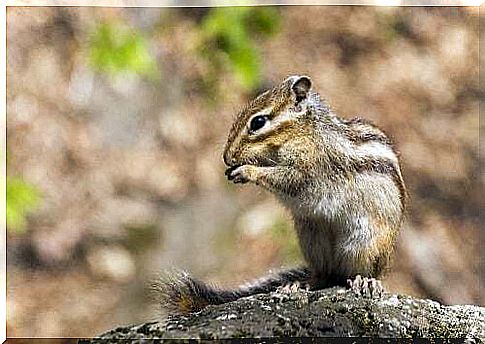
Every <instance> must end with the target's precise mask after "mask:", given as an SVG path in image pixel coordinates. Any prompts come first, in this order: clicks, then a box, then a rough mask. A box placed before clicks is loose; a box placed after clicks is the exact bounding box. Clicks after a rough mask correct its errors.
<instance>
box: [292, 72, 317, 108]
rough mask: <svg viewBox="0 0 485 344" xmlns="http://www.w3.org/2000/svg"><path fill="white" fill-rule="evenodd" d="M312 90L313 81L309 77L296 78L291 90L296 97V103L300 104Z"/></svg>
mask: <svg viewBox="0 0 485 344" xmlns="http://www.w3.org/2000/svg"><path fill="white" fill-rule="evenodd" d="M311 88H312V80H311V79H310V78H309V77H308V76H305V75H304V76H298V77H295V79H294V81H293V84H292V85H291V90H292V91H293V93H294V94H295V96H296V102H297V103H299V102H301V101H302V100H303V99H305V98H306V97H307V95H308V92H310V89H311Z"/></svg>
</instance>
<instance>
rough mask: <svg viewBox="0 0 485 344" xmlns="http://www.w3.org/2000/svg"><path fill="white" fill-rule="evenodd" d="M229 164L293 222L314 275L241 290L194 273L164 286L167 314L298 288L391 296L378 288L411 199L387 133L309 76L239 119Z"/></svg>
mask: <svg viewBox="0 0 485 344" xmlns="http://www.w3.org/2000/svg"><path fill="white" fill-rule="evenodd" d="M223 159H224V163H225V164H226V165H227V166H228V169H227V170H226V172H225V174H226V176H227V178H228V179H229V180H230V181H232V182H233V183H248V182H249V183H254V184H256V185H259V186H260V187H262V188H264V189H266V190H268V191H270V192H272V193H273V194H274V195H275V196H276V197H277V198H278V199H279V201H280V202H281V203H282V204H283V205H284V206H285V207H286V208H287V209H288V210H289V211H290V212H291V215H292V217H293V221H294V227H295V230H296V232H297V234H298V238H299V243H300V247H301V251H302V254H303V257H304V259H305V261H306V263H307V264H308V265H307V266H305V267H298V268H294V269H289V270H285V271H280V272H277V273H274V274H272V275H269V276H267V277H264V278H261V279H259V280H257V281H256V282H254V283H251V284H247V285H243V286H241V287H240V288H238V289H235V290H222V289H218V288H215V287H212V286H209V285H207V284H205V283H204V282H202V281H199V280H197V279H194V278H193V277H191V276H190V275H188V274H187V273H185V272H178V273H175V274H172V275H167V276H165V278H163V279H162V280H161V281H159V282H158V283H157V285H156V289H157V290H158V292H159V295H160V296H161V300H160V303H161V305H162V308H165V309H166V310H168V312H169V313H170V314H174V313H190V312H194V311H198V310H201V309H202V308H204V307H205V306H207V305H210V304H221V303H225V302H229V301H234V300H236V299H239V298H240V297H244V296H249V295H253V294H258V293H267V292H270V291H274V290H276V289H277V288H279V287H282V286H285V285H291V284H293V283H303V284H306V285H308V286H310V288H311V289H321V288H325V287H330V286H339V285H341V286H344V285H346V284H350V286H351V287H352V289H354V290H360V289H362V288H364V289H365V288H372V287H373V288H376V289H378V288H381V285H380V284H379V283H378V282H377V283H376V281H377V280H375V278H377V277H379V275H380V274H381V273H382V271H383V269H384V268H385V267H386V265H387V264H388V262H389V259H390V256H391V254H392V252H393V248H394V244H395V241H396V236H397V234H398V231H399V228H400V226H401V222H402V220H403V214H404V210H405V205H406V204H405V203H406V198H407V196H406V188H405V185H404V181H403V177H402V175H401V169H400V162H399V156H398V153H397V152H396V150H395V148H394V146H393V143H392V142H391V140H390V139H389V137H388V136H386V135H385V134H384V132H383V131H381V130H380V129H379V128H377V127H376V126H375V125H373V124H372V123H371V122H369V121H367V120H363V119H360V118H355V119H351V120H345V119H342V118H340V117H338V116H337V115H336V114H335V113H334V112H333V111H332V110H331V108H330V107H329V105H328V104H327V103H326V102H325V101H322V100H321V99H320V96H319V95H318V94H317V93H315V92H313V91H312V81H311V79H310V78H309V77H308V76H290V77H288V78H287V79H285V80H284V81H283V82H282V83H281V84H280V85H278V86H276V87H275V88H273V89H270V90H268V91H266V92H264V93H262V94H260V95H259V96H258V97H256V98H255V99H254V100H252V101H250V102H249V104H248V105H247V106H246V107H244V108H243V109H242V110H241V111H240V112H239V113H238V115H237V117H236V119H235V121H234V123H233V125H232V128H231V130H230V132H229V137H228V140H227V143H226V146H225V149H224V154H223ZM361 276H363V277H364V278H361ZM367 278H369V279H367Z"/></svg>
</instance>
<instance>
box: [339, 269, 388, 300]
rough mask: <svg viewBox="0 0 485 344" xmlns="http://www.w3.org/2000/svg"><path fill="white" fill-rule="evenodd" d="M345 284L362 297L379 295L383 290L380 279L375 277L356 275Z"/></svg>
mask: <svg viewBox="0 0 485 344" xmlns="http://www.w3.org/2000/svg"><path fill="white" fill-rule="evenodd" d="M347 284H348V285H349V287H350V289H351V290H352V291H353V292H354V293H355V294H357V295H361V296H364V297H370V298H372V297H381V296H382V294H383V292H384V287H383V286H382V283H381V281H379V280H377V279H375V278H367V277H364V278H362V276H360V275H357V276H355V278H354V279H353V280H351V279H348V280H347Z"/></svg>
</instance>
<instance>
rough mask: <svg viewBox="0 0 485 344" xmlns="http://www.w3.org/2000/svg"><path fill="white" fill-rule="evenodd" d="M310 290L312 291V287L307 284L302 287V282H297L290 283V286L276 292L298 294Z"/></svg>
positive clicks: (284, 286) (287, 285)
mask: <svg viewBox="0 0 485 344" xmlns="http://www.w3.org/2000/svg"><path fill="white" fill-rule="evenodd" d="M309 289H310V286H309V285H308V284H307V283H305V284H304V285H303V286H302V285H301V283H300V281H296V282H292V283H288V284H285V285H283V286H281V287H278V289H276V291H277V292H279V293H281V294H292V293H297V292H299V291H301V290H306V291H308V290H309Z"/></svg>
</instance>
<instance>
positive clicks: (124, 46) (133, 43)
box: [89, 22, 158, 77]
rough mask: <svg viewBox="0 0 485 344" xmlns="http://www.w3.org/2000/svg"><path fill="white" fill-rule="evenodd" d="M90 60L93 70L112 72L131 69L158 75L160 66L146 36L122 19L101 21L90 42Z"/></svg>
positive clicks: (145, 73) (144, 74) (154, 75)
mask: <svg viewBox="0 0 485 344" xmlns="http://www.w3.org/2000/svg"><path fill="white" fill-rule="evenodd" d="M89 61H90V64H91V65H92V66H93V68H94V69H96V70H98V71H100V72H104V73H106V74H109V75H112V76H113V75H116V74H119V73H123V72H131V73H135V74H139V75H143V76H149V77H156V75H157V73H158V67H157V63H156V61H155V59H154V58H153V57H152V56H151V54H150V52H149V49H148V46H147V43H146V41H145V39H144V37H143V36H142V35H141V34H140V33H139V32H138V31H137V30H135V29H134V28H130V27H128V26H127V25H125V24H122V23H119V22H104V23H101V24H99V25H98V26H97V27H96V28H95V30H94V32H93V33H92V35H91V37H90V41H89Z"/></svg>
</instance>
